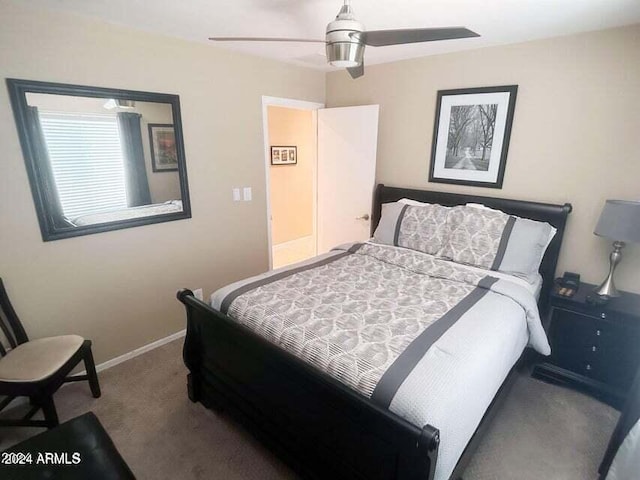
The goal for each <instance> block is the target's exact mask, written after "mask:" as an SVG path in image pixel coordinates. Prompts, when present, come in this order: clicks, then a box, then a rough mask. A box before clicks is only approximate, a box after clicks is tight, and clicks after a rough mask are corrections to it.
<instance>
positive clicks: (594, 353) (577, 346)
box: [549, 308, 605, 375]
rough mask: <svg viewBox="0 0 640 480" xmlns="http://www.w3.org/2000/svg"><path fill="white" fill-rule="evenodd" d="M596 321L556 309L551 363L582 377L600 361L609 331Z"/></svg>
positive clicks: (552, 326)
mask: <svg viewBox="0 0 640 480" xmlns="http://www.w3.org/2000/svg"><path fill="white" fill-rule="evenodd" d="M598 323H599V322H598V321H597V319H596V318H593V317H589V316H586V315H582V314H578V313H575V312H571V311H569V310H564V309H561V308H555V309H553V312H552V318H551V329H550V332H549V338H550V341H551V359H550V360H551V362H552V363H554V364H555V365H558V366H559V367H562V368H565V369H567V370H571V371H573V372H576V373H579V374H581V375H584V374H585V371H586V370H585V369H586V365H587V364H589V363H590V364H591V365H593V364H594V363H595V362H596V360H597V359H598V358H599V357H600V352H601V348H602V346H601V343H602V339H603V338H604V334H605V331H603V328H602V327H601V326H600V325H599V324H598Z"/></svg>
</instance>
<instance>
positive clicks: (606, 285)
mask: <svg viewBox="0 0 640 480" xmlns="http://www.w3.org/2000/svg"><path fill="white" fill-rule="evenodd" d="M623 247H624V242H613V251H612V252H611V254H610V255H609V274H608V275H607V278H605V279H604V282H602V283H601V284H600V286H599V287H598V288H596V289H595V290H594V291H593V293H595V294H596V295H598V296H600V297H619V296H620V292H619V291H618V289H617V288H616V285H615V283H614V281H613V274H614V272H615V271H616V267H617V266H618V264H619V263H620V260H622V248H623Z"/></svg>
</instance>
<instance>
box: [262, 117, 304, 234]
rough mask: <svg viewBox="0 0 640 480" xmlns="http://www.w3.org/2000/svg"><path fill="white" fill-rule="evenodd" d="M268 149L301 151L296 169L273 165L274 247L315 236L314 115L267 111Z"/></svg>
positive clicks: (290, 166) (272, 212)
mask: <svg viewBox="0 0 640 480" xmlns="http://www.w3.org/2000/svg"><path fill="white" fill-rule="evenodd" d="M267 112H268V118H269V145H272V146H292V145H293V146H296V147H298V163H297V165H271V167H270V169H269V176H270V184H271V188H270V190H271V193H270V195H271V217H272V223H271V235H272V241H273V244H274V245H277V244H279V243H284V242H288V241H290V240H295V239H298V238H302V237H307V236H309V235H313V179H314V162H315V161H316V142H315V132H314V131H313V112H312V111H311V110H297V109H293V108H285V107H273V106H270V107H267Z"/></svg>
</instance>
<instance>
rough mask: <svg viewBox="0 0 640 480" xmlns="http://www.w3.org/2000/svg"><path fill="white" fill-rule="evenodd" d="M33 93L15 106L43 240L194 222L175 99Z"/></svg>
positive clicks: (28, 94)
mask: <svg viewBox="0 0 640 480" xmlns="http://www.w3.org/2000/svg"><path fill="white" fill-rule="evenodd" d="M14 82H23V81H14ZM8 83H9V87H10V91H11V81H9V82H8ZM36 83H38V84H39V82H36ZM43 85H46V84H43ZM53 85H56V86H60V85H57V84H53ZM69 87H72V86H69ZM83 88H87V89H88V88H90V87H83ZM28 90H29V89H25V91H24V92H23V96H22V97H18V98H15V95H13V96H12V102H14V111H15V110H16V108H18V109H19V110H20V111H19V112H17V113H16V121H17V122H18V127H19V129H20V128H21V127H22V131H21V136H22V137H23V149H24V146H25V145H24V141H26V142H27V144H28V147H29V148H27V151H26V152H25V156H29V157H30V158H29V159H28V160H27V167H28V168H32V169H33V173H32V175H30V178H31V181H32V189H34V188H35V190H34V199H35V200H36V206H37V207H38V202H39V201H42V202H43V205H40V206H39V208H38V212H39V216H40V217H44V218H40V223H41V227H42V229H43V237H44V239H45V240H49V239H54V238H47V237H48V236H53V237H58V238H64V237H66V236H73V235H78V234H86V233H94V232H93V231H92V228H93V229H95V227H96V226H102V228H100V229H99V230H96V231H104V230H109V229H111V228H108V227H109V226H112V227H115V228H124V227H126V226H135V225H142V224H145V223H155V222H156V221H166V220H170V219H179V218H188V217H189V216H190V211H188V210H189V208H188V198H187V201H186V202H184V199H183V196H184V193H183V192H186V169H185V166H184V159H183V158H181V157H183V154H182V153H181V152H182V148H181V142H182V140H181V136H178V135H180V132H181V128H179V127H180V126H179V125H178V128H176V125H175V120H176V118H178V120H179V115H176V112H174V108H176V107H177V108H178V109H179V104H177V103H176V102H177V97H176V96H169V97H175V101H172V102H162V101H159V102H155V101H147V98H146V97H149V96H153V95H156V94H146V93H145V94H143V95H142V96H143V97H145V98H143V99H140V96H141V95H135V93H136V92H133V93H134V94H133V95H132V96H131V97H125V98H123V97H122V91H115V90H114V92H116V93H118V95H115V94H114V96H113V97H110V96H109V95H108V93H109V92H108V91H104V90H105V89H99V90H102V91H101V94H103V95H104V96H99V97H97V96H93V92H92V94H91V95H92V96H82V95H69V94H57V93H45V92H43V91H42V89H38V88H36V89H32V90H36V91H28ZM45 90H46V89H45ZM157 95H161V96H162V94H157ZM136 97H137V98H136ZM172 100H173V99H172ZM16 103H22V105H16ZM18 113H19V114H18ZM177 113H179V112H177ZM34 181H35V185H34ZM187 195H188V193H187ZM185 203H186V204H187V205H185ZM185 206H186V207H187V208H185ZM43 223H44V224H46V225H43ZM76 230H77V233H75V234H74V233H73V232H74V231H76Z"/></svg>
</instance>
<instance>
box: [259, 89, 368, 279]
mask: <svg viewBox="0 0 640 480" xmlns="http://www.w3.org/2000/svg"><path fill="white" fill-rule="evenodd" d="M262 107H263V108H262V112H263V128H264V147H265V149H264V151H265V161H266V169H265V171H266V175H265V177H266V187H267V188H266V190H267V230H268V249H269V269H273V268H280V267H284V266H287V265H290V264H292V263H296V262H300V261H303V260H306V259H308V258H312V257H314V256H316V255H318V254H323V253H326V252H328V251H329V250H330V249H331V248H333V247H335V246H337V245H340V244H344V243H346V242H353V241H366V240H367V239H368V238H369V237H370V230H371V222H370V218H371V198H372V194H373V189H374V185H375V170H376V152H377V138H378V112H379V106H378V105H360V106H351V107H337V108H324V105H322V104H319V103H311V102H305V101H300V100H289V99H283V98H274V97H263V98H262ZM272 151H273V154H272ZM292 155H293V157H292Z"/></svg>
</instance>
